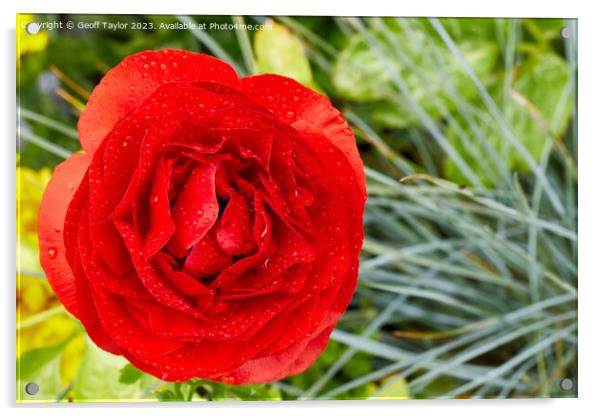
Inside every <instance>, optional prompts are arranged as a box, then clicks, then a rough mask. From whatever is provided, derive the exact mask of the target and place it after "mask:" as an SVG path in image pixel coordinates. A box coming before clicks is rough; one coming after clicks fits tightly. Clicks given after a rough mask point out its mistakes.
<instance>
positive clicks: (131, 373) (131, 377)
mask: <svg viewBox="0 0 602 416" xmlns="http://www.w3.org/2000/svg"><path fill="white" fill-rule="evenodd" d="M143 374H144V373H143V372H142V371H140V370H138V369H137V368H136V367H134V366H133V365H132V364H129V363H128V364H126V365H125V366H124V367H123V368H122V369H121V371H120V373H119V382H120V383H122V384H134V383H135V382H137V381H138V380H140V378H141V377H142V375H143Z"/></svg>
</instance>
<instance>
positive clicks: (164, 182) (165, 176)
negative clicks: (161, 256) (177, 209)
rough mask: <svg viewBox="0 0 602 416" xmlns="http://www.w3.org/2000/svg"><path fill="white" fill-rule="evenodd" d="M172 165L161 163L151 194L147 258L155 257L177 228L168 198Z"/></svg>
mask: <svg viewBox="0 0 602 416" xmlns="http://www.w3.org/2000/svg"><path fill="white" fill-rule="evenodd" d="M170 177H171V163H169V162H165V161H164V160H163V159H161V161H160V162H159V165H158V167H157V172H156V173H155V180H154V181H153V184H152V189H151V193H150V201H149V204H150V230H149V232H148V234H147V236H146V240H145V242H144V251H145V253H146V256H147V257H150V256H154V255H155V254H157V252H158V251H159V250H161V248H163V246H164V245H165V244H167V242H168V241H169V239H170V238H171V236H172V234H173V232H174V230H175V228H176V226H175V224H174V222H173V220H172V219H171V212H170V204H169V198H168V190H169V178H170Z"/></svg>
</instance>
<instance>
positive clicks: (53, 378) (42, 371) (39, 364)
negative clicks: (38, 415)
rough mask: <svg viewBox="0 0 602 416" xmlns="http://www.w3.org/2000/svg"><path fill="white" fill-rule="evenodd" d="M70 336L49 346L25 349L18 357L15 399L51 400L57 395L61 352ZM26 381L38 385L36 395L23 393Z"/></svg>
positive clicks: (59, 390) (59, 380) (59, 386)
mask: <svg viewBox="0 0 602 416" xmlns="http://www.w3.org/2000/svg"><path fill="white" fill-rule="evenodd" d="M71 338H72V337H68V338H67V339H66V340H64V341H62V342H60V343H58V344H56V345H52V346H50V347H42V348H36V349H33V350H30V351H27V352H25V353H23V354H22V355H21V356H20V357H19V358H18V360H17V377H18V386H17V400H53V399H55V398H56V397H57V396H58V394H59V393H60V392H61V391H62V390H63V386H62V384H61V379H60V364H61V353H62V352H63V349H64V348H65V346H66V345H67V343H68V342H69V341H70V340H71ZM27 383H36V384H37V385H38V386H39V391H38V393H37V394H36V395H34V396H29V395H27V394H26V393H25V386H26V385H27Z"/></svg>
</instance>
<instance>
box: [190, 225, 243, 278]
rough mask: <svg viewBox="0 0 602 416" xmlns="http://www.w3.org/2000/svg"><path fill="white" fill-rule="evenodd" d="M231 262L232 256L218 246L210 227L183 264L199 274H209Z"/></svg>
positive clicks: (218, 270)
mask: <svg viewBox="0 0 602 416" xmlns="http://www.w3.org/2000/svg"><path fill="white" fill-rule="evenodd" d="M231 264H232V258H231V257H230V256H229V255H227V254H226V253H224V251H223V250H222V248H221V247H220V246H219V244H218V243H217V239H216V237H215V231H214V229H212V230H211V231H209V232H208V233H207V234H205V236H204V237H203V238H202V239H201V241H199V242H198V243H196V244H195V246H194V247H193V248H192V250H191V251H190V254H189V255H188V258H187V259H186V263H185V266H186V268H187V269H190V270H192V271H193V272H195V273H198V274H199V275H201V276H211V275H212V274H215V273H218V272H221V271H222V270H224V269H225V268H227V267H228V266H230V265H231Z"/></svg>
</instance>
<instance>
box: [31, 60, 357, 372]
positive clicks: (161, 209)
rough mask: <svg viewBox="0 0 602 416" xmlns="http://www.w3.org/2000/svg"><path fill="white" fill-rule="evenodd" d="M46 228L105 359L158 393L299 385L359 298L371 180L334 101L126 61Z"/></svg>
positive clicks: (288, 82)
mask: <svg viewBox="0 0 602 416" xmlns="http://www.w3.org/2000/svg"><path fill="white" fill-rule="evenodd" d="M78 131H79V137H80V141H81V144H82V147H83V149H84V153H78V154H75V155H73V156H72V157H71V158H69V159H68V160H67V161H65V162H64V163H62V164H61V165H59V166H58V167H57V168H56V170H55V172H54V176H53V178H52V180H51V181H50V184H49V185H48V188H47V189H46V192H45V194H44V198H43V200H42V204H41V207H40V213H39V224H40V225H39V237H40V253H41V262H42V266H43V267H44V270H45V271H46V274H47V276H48V280H49V281H50V283H51V285H52V287H53V288H54V290H55V292H56V294H57V296H58V297H59V299H60V300H61V301H62V303H63V304H64V305H65V307H66V308H67V310H69V312H71V313H72V314H73V315H75V316H76V317H77V318H78V319H79V320H80V321H81V322H82V324H83V326H84V327H85V328H86V331H87V332H88V334H89V335H90V337H91V338H92V340H93V341H94V342H95V343H96V344H97V345H98V346H100V347H101V348H103V349H104V350H106V351H109V352H112V353H114V354H120V355H123V356H124V357H126V358H127V359H128V360H129V361H130V362H131V363H132V364H133V365H135V366H136V367H138V368H140V369H142V370H143V371H145V372H147V373H150V374H153V375H155V376H157V377H159V378H161V379H164V380H170V381H182V380H187V379H189V378H192V377H201V378H205V379H211V380H219V381H223V382H226V383H230V384H246V383H259V382H267V381H272V380H277V379H280V378H283V377H286V376H288V375H292V374H295V373H298V372H301V371H303V370H305V369H306V368H307V367H308V366H309V365H310V364H311V363H312V362H313V361H314V360H315V359H316V357H317V356H318V355H319V354H320V352H321V351H323V349H324V348H325V346H326V344H327V342H328V338H329V335H330V333H331V332H332V330H333V328H334V326H335V324H336V322H337V320H338V318H339V317H340V316H341V314H342V313H343V312H344V311H345V308H346V307H347V305H348V304H349V302H350V299H351V296H352V294H353V291H354V289H355V286H356V282H357V273H358V258H359V252H360V247H361V244H362V240H363V229H362V214H363V210H364V205H365V201H366V186H365V176H364V173H363V168H362V162H361V160H360V157H359V154H358V151H357V148H356V145H355V140H354V136H353V133H352V131H351V130H350V129H349V126H348V125H347V123H346V121H345V119H344V118H343V117H342V116H341V114H340V113H339V111H337V110H336V109H335V108H334V107H332V105H331V104H330V102H329V101H328V100H327V99H326V98H325V97H323V96H321V95H319V94H317V93H315V92H313V91H311V90H309V89H307V88H305V87H303V86H302V85H300V84H299V83H297V82H296V81H294V80H292V79H289V78H285V77H282V76H277V75H260V76H251V77H245V78H239V77H238V76H237V75H236V73H235V72H234V71H233V69H232V68H231V67H230V66H229V65H228V64H226V63H224V62H222V61H220V60H218V59H215V58H213V57H211V56H207V55H202V54H198V53H190V52H186V51H180V50H167V49H166V50H161V51H146V52H142V53H138V54H136V55H133V56H130V57H128V58H126V59H125V60H124V61H123V62H121V63H120V64H119V65H117V66H116V67H115V68H113V69H112V70H111V71H109V72H108V73H107V74H106V76H105V77H104V78H103V79H102V81H101V82H100V84H99V85H98V86H97V87H96V88H95V90H94V92H93V93H92V96H91V97H90V100H89V101H88V104H87V107H86V110H85V111H84V112H83V114H82V115H81V117H80V120H79V125H78Z"/></svg>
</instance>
